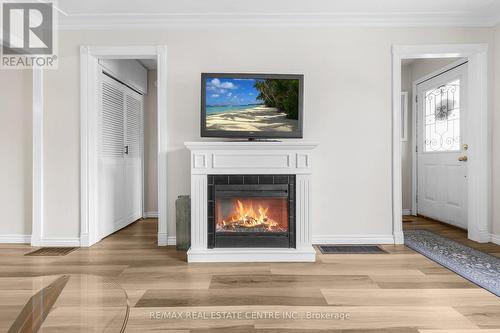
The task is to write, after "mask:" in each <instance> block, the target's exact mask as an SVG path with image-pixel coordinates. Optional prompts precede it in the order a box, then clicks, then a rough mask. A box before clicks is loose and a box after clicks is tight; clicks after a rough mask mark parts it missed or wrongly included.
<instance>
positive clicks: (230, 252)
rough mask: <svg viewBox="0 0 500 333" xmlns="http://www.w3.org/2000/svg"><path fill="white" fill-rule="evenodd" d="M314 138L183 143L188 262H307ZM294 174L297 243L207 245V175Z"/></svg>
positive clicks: (312, 254) (311, 254)
mask: <svg viewBox="0 0 500 333" xmlns="http://www.w3.org/2000/svg"><path fill="white" fill-rule="evenodd" d="M317 145H318V144H317V143H315V142H307V141H298V140H297V141H295V140H287V141H283V142H279V141H265V142H251V141H226V142H220V141H219V142H214V141H204V142H186V143H185V146H186V147H187V148H188V149H189V150H190V151H191V248H190V249H189V250H188V261H189V262H278V261H286V262H311V261H315V259H316V252H315V250H314V248H313V247H312V236H311V174H312V159H311V150H313V149H314V148H315V147H316V146H317ZM216 174H293V175H296V193H295V198H296V227H295V228H296V230H295V233H296V248H293V249H292V248H215V249H208V248H207V238H208V237H207V224H208V222H207V175H216Z"/></svg>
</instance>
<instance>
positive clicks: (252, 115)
mask: <svg viewBox="0 0 500 333" xmlns="http://www.w3.org/2000/svg"><path fill="white" fill-rule="evenodd" d="M303 95H304V76H303V75H295V74H220V73H219V74H218V73H203V74H201V136H202V137H219V138H220V137H223V138H249V139H266V138H302V109H303Z"/></svg>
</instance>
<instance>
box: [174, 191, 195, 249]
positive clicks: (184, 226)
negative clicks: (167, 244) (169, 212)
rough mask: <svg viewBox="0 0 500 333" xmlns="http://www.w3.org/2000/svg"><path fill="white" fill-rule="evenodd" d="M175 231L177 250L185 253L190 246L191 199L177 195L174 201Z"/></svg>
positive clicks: (187, 196)
mask: <svg viewBox="0 0 500 333" xmlns="http://www.w3.org/2000/svg"><path fill="white" fill-rule="evenodd" d="M175 214H176V219H175V230H176V238H175V241H176V245H177V250H180V251H187V250H188V249H189V246H190V245H191V198H190V197H189V195H179V196H178V197H177V200H175Z"/></svg>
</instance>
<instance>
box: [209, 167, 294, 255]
mask: <svg viewBox="0 0 500 333" xmlns="http://www.w3.org/2000/svg"><path fill="white" fill-rule="evenodd" d="M207 177H208V178H207V185H208V196H207V198H208V205H207V208H208V221H207V222H208V226H207V236H208V239H207V240H208V242H207V243H208V244H207V245H208V248H238V247H244V248H251V247H264V248H295V200H294V198H295V175H208V176H207Z"/></svg>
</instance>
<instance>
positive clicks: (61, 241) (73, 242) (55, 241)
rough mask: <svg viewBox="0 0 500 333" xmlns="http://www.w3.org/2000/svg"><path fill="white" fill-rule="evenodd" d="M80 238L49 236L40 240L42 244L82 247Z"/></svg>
mask: <svg viewBox="0 0 500 333" xmlns="http://www.w3.org/2000/svg"><path fill="white" fill-rule="evenodd" d="M80 245H81V244H80V238H79V237H73V238H55V237H54V238H48V237H44V238H42V239H41V240H40V246H50V247H80Z"/></svg>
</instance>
